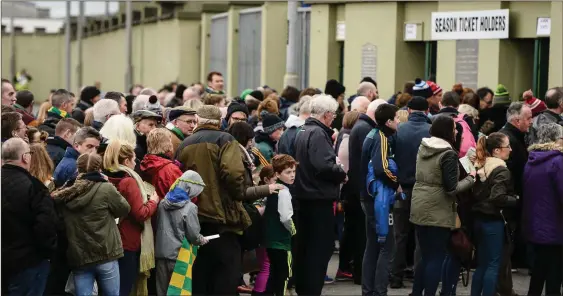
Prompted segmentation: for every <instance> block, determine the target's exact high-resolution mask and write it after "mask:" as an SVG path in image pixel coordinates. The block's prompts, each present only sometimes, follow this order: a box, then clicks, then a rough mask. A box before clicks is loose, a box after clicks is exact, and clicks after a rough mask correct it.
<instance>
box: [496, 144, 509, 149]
mask: <svg viewBox="0 0 563 296" xmlns="http://www.w3.org/2000/svg"><path fill="white" fill-rule="evenodd" d="M498 148H499V149H511V148H512V147H510V144H508V145H507V146H505V147H498Z"/></svg>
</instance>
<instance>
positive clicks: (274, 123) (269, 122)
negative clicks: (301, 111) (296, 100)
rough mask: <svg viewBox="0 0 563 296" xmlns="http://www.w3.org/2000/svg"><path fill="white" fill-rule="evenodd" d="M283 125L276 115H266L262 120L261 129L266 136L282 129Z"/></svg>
mask: <svg viewBox="0 0 563 296" xmlns="http://www.w3.org/2000/svg"><path fill="white" fill-rule="evenodd" d="M284 125H285V123H284V122H283V120H282V119H281V118H279V117H277V116H276V115H272V114H266V115H264V116H263V119H262V127H263V128H264V132H265V133H266V134H268V135H269V134H272V133H273V132H275V131H276V130H277V129H279V128H282V127H284Z"/></svg>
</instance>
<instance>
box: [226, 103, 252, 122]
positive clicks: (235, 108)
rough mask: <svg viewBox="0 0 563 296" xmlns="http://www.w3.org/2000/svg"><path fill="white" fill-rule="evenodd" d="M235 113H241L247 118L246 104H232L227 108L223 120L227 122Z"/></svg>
mask: <svg viewBox="0 0 563 296" xmlns="http://www.w3.org/2000/svg"><path fill="white" fill-rule="evenodd" d="M235 112H243V113H244V114H246V117H248V108H247V107H246V104H241V103H239V102H232V103H231V104H230V105H229V107H227V116H226V117H225V120H226V121H227V122H229V119H231V115H233V113H235Z"/></svg>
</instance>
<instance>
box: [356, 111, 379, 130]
mask: <svg viewBox="0 0 563 296" xmlns="http://www.w3.org/2000/svg"><path fill="white" fill-rule="evenodd" d="M358 120H362V121H365V122H367V123H368V124H369V125H370V126H371V127H372V128H376V127H377V123H375V121H373V119H371V117H369V116H367V115H366V114H363V113H362V114H360V117H359V118H358Z"/></svg>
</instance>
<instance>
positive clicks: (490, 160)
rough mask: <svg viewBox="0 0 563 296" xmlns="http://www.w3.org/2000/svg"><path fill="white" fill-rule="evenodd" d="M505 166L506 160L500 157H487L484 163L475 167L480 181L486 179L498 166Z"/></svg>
mask: <svg viewBox="0 0 563 296" xmlns="http://www.w3.org/2000/svg"><path fill="white" fill-rule="evenodd" d="M501 166H502V167H506V162H505V161H504V160H502V159H500V158H496V157H487V158H486V159H485V164H484V165H483V166H482V167H478V168H477V175H479V179H480V180H481V181H482V182H485V181H486V180H487V177H489V176H490V175H491V173H492V171H493V170H494V169H496V168H498V167H501Z"/></svg>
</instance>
